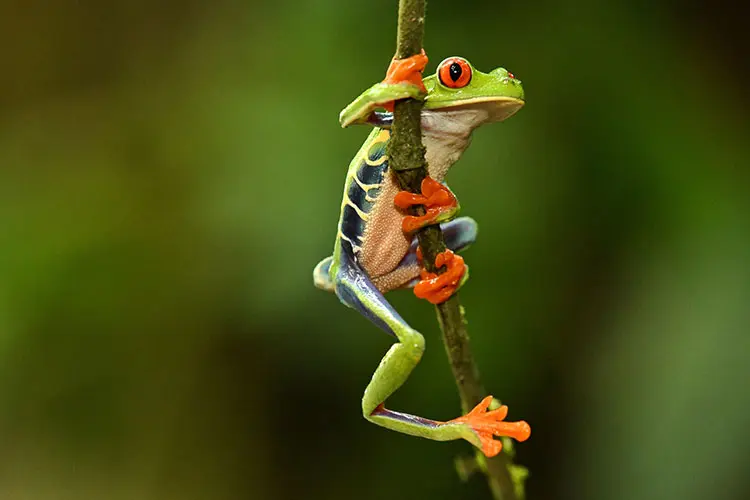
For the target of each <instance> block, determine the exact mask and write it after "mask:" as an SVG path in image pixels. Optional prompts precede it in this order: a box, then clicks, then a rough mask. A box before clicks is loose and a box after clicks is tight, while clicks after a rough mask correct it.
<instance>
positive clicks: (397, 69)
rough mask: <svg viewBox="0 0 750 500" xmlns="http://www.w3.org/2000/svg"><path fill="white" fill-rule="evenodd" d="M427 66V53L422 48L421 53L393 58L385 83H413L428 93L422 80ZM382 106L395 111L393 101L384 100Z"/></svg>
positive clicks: (421, 90) (422, 91)
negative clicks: (402, 57) (403, 57)
mask: <svg viewBox="0 0 750 500" xmlns="http://www.w3.org/2000/svg"><path fill="white" fill-rule="evenodd" d="M425 66H427V55H426V54H425V52H424V49H422V53H421V54H417V55H415V56H411V57H407V58H405V59H396V58H395V57H394V58H393V59H392V60H391V64H390V66H388V71H386V72H385V79H384V80H383V83H384V84H386V85H403V84H406V85H413V86H415V87H416V88H417V89H419V92H420V93H426V92H427V89H426V88H425V86H424V82H422V71H424V68H425ZM382 106H383V107H384V108H385V109H387V110H388V111H393V101H390V102H384V103H382Z"/></svg>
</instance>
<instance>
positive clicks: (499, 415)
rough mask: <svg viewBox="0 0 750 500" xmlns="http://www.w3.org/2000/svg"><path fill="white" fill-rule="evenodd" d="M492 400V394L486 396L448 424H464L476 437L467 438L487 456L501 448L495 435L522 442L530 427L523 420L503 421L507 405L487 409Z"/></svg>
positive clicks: (496, 452)
mask: <svg viewBox="0 0 750 500" xmlns="http://www.w3.org/2000/svg"><path fill="white" fill-rule="evenodd" d="M491 402H492V396H487V397H486V398H484V399H483V400H482V401H481V402H480V403H479V404H478V405H476V406H475V407H474V409H473V410H471V411H470V412H469V413H467V414H466V415H464V416H463V417H458V418H455V419H453V420H451V421H449V422H447V423H448V424H465V425H466V426H468V427H469V428H470V429H471V430H472V431H473V433H474V435H475V436H476V439H470V438H469V439H468V440H469V441H471V442H472V443H473V444H474V445H476V446H477V447H478V448H480V449H481V450H482V452H483V453H484V454H485V455H486V456H488V457H494V456H495V455H497V454H498V453H500V452H501V451H502V449H503V444H502V442H501V441H498V440H496V439H493V436H496V437H504V436H507V437H511V438H513V439H515V440H516V441H519V442H523V441H526V440H527V439H529V436H530V435H531V427H530V426H529V424H527V423H526V422H525V421H523V420H521V421H520V422H505V421H504V420H505V417H506V416H507V415H508V407H507V406H500V407H499V408H496V409H494V410H490V411H487V409H488V408H489V406H490V403H491Z"/></svg>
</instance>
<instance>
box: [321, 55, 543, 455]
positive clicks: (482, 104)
mask: <svg viewBox="0 0 750 500" xmlns="http://www.w3.org/2000/svg"><path fill="white" fill-rule="evenodd" d="M426 63H427V57H426V56H425V55H424V53H422V54H420V55H416V56H413V57H410V58H406V59H400V60H399V59H394V60H393V62H392V63H391V66H390V67H389V69H388V72H387V74H386V78H385V80H384V81H383V82H380V83H377V84H375V85H373V86H372V87H370V88H369V89H368V90H366V91H365V92H364V93H363V94H362V95H360V96H359V97H357V98H356V99H355V100H354V101H353V102H352V103H351V104H350V105H349V106H347V107H346V108H345V109H344V110H343V111H342V112H341V115H340V117H339V120H340V122H341V125H342V127H347V126H349V125H351V124H355V123H364V124H370V125H373V126H374V127H375V129H374V130H373V131H372V133H370V135H369V137H368V138H367V140H366V141H365V143H364V144H363V145H362V147H361V148H360V150H359V152H357V154H356V155H355V156H354V159H353V160H352V162H351V163H350V164H349V170H348V171H347V174H346V181H345V183H344V197H343V201H342V202H341V216H340V218H339V222H338V227H337V229H338V231H337V234H336V241H335V244H334V249H333V255H332V256H330V257H328V258H326V259H324V260H323V261H321V262H320V263H319V264H318V265H317V266H316V267H315V270H314V272H313V280H314V283H315V286H317V287H318V288H321V289H323V290H327V291H331V292H335V293H336V295H337V296H338V298H339V299H340V300H341V302H343V303H344V304H345V305H347V306H349V307H351V308H353V309H356V310H357V311H359V312H360V313H361V314H362V315H364V316H365V317H366V318H368V319H369V320H370V321H372V322H373V323H374V324H375V325H377V326H378V327H380V328H382V329H383V330H385V331H386V332H387V333H389V334H391V335H393V336H394V337H395V338H396V339H397V340H398V342H397V343H396V344H394V345H393V346H392V347H391V348H390V350H389V351H388V353H387V354H386V355H385V357H384V358H383V360H382V361H381V363H380V366H378V368H377V370H375V373H374V374H373V376H372V380H371V382H370V384H369V385H368V386H367V388H366V389H365V393H364V396H363V398H362V412H363V414H364V417H365V418H366V419H367V420H370V421H371V422H374V423H376V424H378V425H381V426H383V427H386V428H388V429H392V430H395V431H398V432H402V433H405V434H410V435H412V436H420V437H424V438H428V439H433V440H436V441H449V440H454V439H465V440H467V441H469V442H470V443H472V444H473V445H475V446H477V447H478V448H480V449H481V450H482V451H483V452H484V454H485V455H487V456H493V455H496V454H498V453H499V452H500V451H501V450H502V444H501V441H499V440H496V439H494V438H493V436H497V437H501V436H508V437H512V438H514V439H516V440H518V441H524V440H526V439H527V438H528V437H529V435H530V432H531V431H530V427H529V425H528V424H527V423H526V422H523V421H521V422H505V421H504V418H505V416H506V414H507V412H508V409H507V407H505V406H501V407H499V408H497V409H494V410H489V411H487V410H488V408H489V406H490V403H491V402H492V396H487V397H486V398H485V399H484V400H482V402H481V403H480V404H478V405H477V406H476V407H475V408H474V409H473V410H472V411H471V412H469V413H468V414H467V415H464V416H462V417H459V418H456V419H453V420H450V421H447V422H440V421H436V420H429V419H426V418H422V417H418V416H415V415H410V414H407V413H400V412H396V411H393V410H389V409H386V408H385V405H384V404H385V400H386V399H387V398H388V397H389V396H390V395H391V394H393V393H394V392H395V391H396V390H397V389H398V388H399V387H400V386H401V385H402V384H403V383H404V382H405V381H406V379H407V378H408V377H409V374H410V373H411V371H412V370H413V369H414V367H415V366H416V365H417V363H419V360H420V358H421V357H422V353H423V351H424V347H425V341H424V337H422V335H421V334H420V333H419V332H418V331H416V330H414V329H413V328H412V327H410V326H409V325H408V324H407V323H406V321H404V319H403V318H402V317H401V316H400V315H399V314H398V312H396V310H395V309H393V307H391V305H390V304H389V303H388V302H387V301H386V299H385V297H384V296H383V294H384V293H386V292H388V291H390V290H394V289H398V288H406V287H410V288H414V292H415V294H416V295H417V296H418V297H421V298H425V299H427V300H429V301H430V302H433V303H440V302H443V301H445V300H447V299H448V297H450V295H451V294H452V293H454V292H455V290H456V289H457V288H458V287H460V286H461V285H462V284H463V283H464V282H465V281H466V278H467V277H468V272H467V267H466V266H465V265H464V262H463V259H462V258H461V257H460V256H459V255H456V254H454V253H453V252H458V251H461V250H463V249H465V248H466V247H468V246H469V245H470V244H471V243H473V242H474V240H475V239H476V235H477V224H476V222H475V221H474V220H473V219H471V218H469V217H461V218H455V217H456V215H457V213H458V211H459V204H458V201H457V200H456V197H455V196H454V195H453V193H452V192H451V191H450V189H448V187H447V186H446V185H445V184H444V183H443V180H444V178H445V175H446V173H447V171H448V169H449V168H450V167H451V166H452V165H453V164H454V163H455V162H456V161H458V159H459V158H460V157H461V154H462V153H463V152H464V150H465V149H466V148H467V147H468V146H469V142H470V140H471V133H472V131H473V130H474V129H475V128H477V127H479V126H480V125H483V124H485V123H492V122H497V121H502V120H505V119H506V118H508V117H510V116H511V115H513V114H514V113H515V112H516V111H518V110H519V109H520V108H521V107H522V106H523V104H524V92H523V87H522V86H521V82H520V81H519V80H518V79H516V77H515V76H513V74H512V73H510V72H508V71H507V70H505V69H503V68H497V69H495V70H493V71H491V72H490V73H482V72H481V71H477V70H476V69H474V67H472V65H471V64H469V62H468V61H467V60H466V59H463V58H461V57H450V58H448V59H445V60H444V61H443V62H441V63H440V65H439V66H438V68H437V71H436V73H435V74H434V75H432V76H429V77H427V78H424V79H422V70H423V69H424V67H425V65H426ZM405 98H414V99H422V100H424V106H423V110H422V115H421V116H422V140H423V143H424V145H425V147H426V159H427V165H428V173H429V175H428V177H426V178H425V180H424V182H423V183H422V194H421V195H416V194H412V193H408V192H399V188H398V186H397V183H396V181H395V179H394V176H393V174H392V172H391V171H389V169H388V156H387V155H386V145H387V143H388V140H389V138H390V127H391V124H392V122H393V114H392V113H391V112H389V111H379V110H378V108H383V109H386V110H388V109H390V110H391V111H392V109H393V107H392V106H393V101H395V100H398V99H405ZM413 205H423V206H424V207H425V208H426V211H427V213H426V215H424V216H420V217H417V216H412V215H405V210H406V209H408V208H409V207H411V206H413ZM429 224H440V225H441V228H442V230H443V234H444V236H445V241H446V245H447V247H448V250H446V251H445V252H444V253H442V254H440V255H438V257H437V259H436V262H435V264H436V266H437V267H441V266H443V265H445V266H446V268H447V271H446V272H445V273H443V274H441V275H435V274H430V273H427V272H426V271H424V270H423V269H422V268H421V256H420V253H419V251H418V246H417V241H416V237H415V236H414V232H415V231H416V230H418V229H420V228H422V227H424V226H426V225H429Z"/></svg>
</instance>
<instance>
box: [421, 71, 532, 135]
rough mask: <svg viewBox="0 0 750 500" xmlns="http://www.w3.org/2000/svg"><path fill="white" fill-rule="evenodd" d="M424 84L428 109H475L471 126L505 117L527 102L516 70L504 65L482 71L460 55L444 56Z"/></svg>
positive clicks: (425, 104) (425, 103)
mask: <svg viewBox="0 0 750 500" xmlns="http://www.w3.org/2000/svg"><path fill="white" fill-rule="evenodd" d="M424 84H425V87H426V88H427V97H426V98H425V102H424V109H425V110H431V111H464V110H465V111H473V112H474V113H472V115H475V121H476V123H472V128H473V127H476V126H479V125H481V124H483V123H490V122H497V121H502V120H505V119H506V118H508V117H510V116H511V115H513V114H514V113H515V112H516V111H518V110H519V109H521V107H522V106H523V105H524V95H523V87H522V86H521V81H520V80H517V79H516V77H515V76H513V73H510V72H509V71H508V70H506V69H505V68H497V69H495V70H493V71H491V72H489V73H482V72H481V71H477V70H476V69H474V67H472V65H471V64H469V61H467V60H466V59H463V58H461V57H449V58H448V59H445V60H444V61H443V62H441V63H440V64H439V65H438V68H437V71H436V72H435V74H434V75H432V76H428V77H427V78H425V79H424Z"/></svg>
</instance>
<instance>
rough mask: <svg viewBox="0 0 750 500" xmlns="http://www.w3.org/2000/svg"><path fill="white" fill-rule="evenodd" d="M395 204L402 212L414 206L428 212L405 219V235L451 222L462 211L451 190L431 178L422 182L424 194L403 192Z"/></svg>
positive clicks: (395, 199)
mask: <svg viewBox="0 0 750 500" xmlns="http://www.w3.org/2000/svg"><path fill="white" fill-rule="evenodd" d="M393 203H394V204H395V205H396V206H397V207H399V208H400V209H402V210H406V209H408V208H411V207H413V206H414V205H423V206H424V207H425V210H426V211H427V213H426V214H424V215H420V216H415V215H407V216H406V217H404V220H403V222H402V223H401V228H402V229H403V231H404V232H405V233H411V232H414V231H416V230H417V229H421V228H423V227H425V226H429V225H432V224H438V223H440V222H445V221H448V220H451V219H453V218H454V217H455V216H456V214H457V213H458V211H459V209H460V207H459V204H458V200H457V199H456V197H455V196H454V195H453V193H452V192H451V190H450V189H448V187H447V186H445V185H444V184H441V183H440V182H438V181H436V180H435V179H433V178H431V177H429V176H428V177H425V178H424V180H422V194H415V193H410V192H408V191H401V192H399V193H398V194H397V195H396V197H395V198H394V199H393Z"/></svg>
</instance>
